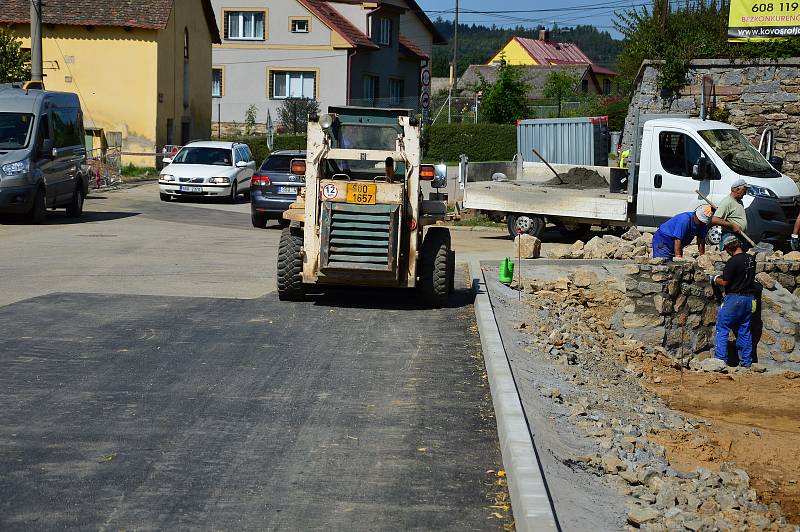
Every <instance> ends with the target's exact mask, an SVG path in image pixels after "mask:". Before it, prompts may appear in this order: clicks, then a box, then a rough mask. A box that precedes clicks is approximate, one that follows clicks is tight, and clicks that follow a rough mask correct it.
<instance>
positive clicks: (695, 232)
mask: <svg viewBox="0 0 800 532" xmlns="http://www.w3.org/2000/svg"><path fill="white" fill-rule="evenodd" d="M710 220H711V207H709V206H705V205H703V206H700V207H698V208H697V209H695V211H694V212H692V211H689V212H682V213H680V214H678V215H675V216H673V217H672V218H670V219H669V220H667V221H666V222H664V223H663V224H661V226H660V227H659V228H658V231H656V233H655V234H654V235H653V257H654V258H657V259H667V260H672V259H674V258H675V257H683V248H684V247H686V246H688V245H689V244H691V242H692V239H693V238H695V237H696V238H697V249H698V251H699V252H700V254H701V255H702V254H704V253H705V252H706V242H705V238H706V233H707V232H708V222H709V221H710Z"/></svg>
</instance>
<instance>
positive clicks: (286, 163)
mask: <svg viewBox="0 0 800 532" xmlns="http://www.w3.org/2000/svg"><path fill="white" fill-rule="evenodd" d="M294 159H305V155H302V154H297V155H270V156H269V157H267V160H266V161H264V164H262V165H261V170H263V171H265V172H284V173H287V174H288V173H289V171H290V166H291V165H292V160H294Z"/></svg>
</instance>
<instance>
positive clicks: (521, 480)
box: [469, 261, 560, 532]
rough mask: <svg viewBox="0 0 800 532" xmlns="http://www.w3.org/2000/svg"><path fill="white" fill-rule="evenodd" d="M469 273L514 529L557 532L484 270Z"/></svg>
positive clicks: (477, 268) (474, 267) (475, 264)
mask: <svg viewBox="0 0 800 532" xmlns="http://www.w3.org/2000/svg"><path fill="white" fill-rule="evenodd" d="M469 269H470V276H471V277H472V283H473V288H474V289H475V319H476V321H477V322H478V331H479V333H480V337H481V347H482V349H483V359H484V363H485V364H486V372H487V374H488V377H489V388H490V390H491V394H492V402H493V404H494V412H495V418H496V419H497V433H498V436H499V439H500V451H501V452H502V455H503V466H504V467H505V470H506V475H507V478H508V491H509V494H510V496H511V509H512V511H513V513H514V521H515V525H516V529H517V530H519V531H522V532H525V531H536V532H539V531H542V532H544V531H556V530H560V527H559V526H558V524H557V521H556V517H555V514H554V512H553V507H552V505H551V501H550V494H549V492H548V490H547V487H546V485H545V481H544V477H543V475H542V467H541V463H540V462H539V458H538V455H537V453H536V449H535V448H534V444H533V439H532V437H531V433H530V430H529V428H528V423H527V420H526V418H525V412H524V410H523V408H522V401H521V400H520V397H519V393H518V391H517V386H516V384H515V383H514V376H513V374H512V373H511V366H510V365H509V362H508V358H507V356H506V351H505V348H504V347H503V341H502V339H501V337H500V331H499V329H498V328H497V321H496V318H495V315H494V310H493V309H492V303H491V300H490V299H489V293H488V290H487V289H486V279H485V278H484V275H483V270H482V269H481V266H480V263H479V262H477V261H472V262H470V264H469Z"/></svg>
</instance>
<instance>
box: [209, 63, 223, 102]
mask: <svg viewBox="0 0 800 532" xmlns="http://www.w3.org/2000/svg"><path fill="white" fill-rule="evenodd" d="M222 90H223V89H222V69H221V68H212V69H211V97H212V98H221V97H222Z"/></svg>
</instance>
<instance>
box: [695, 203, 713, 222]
mask: <svg viewBox="0 0 800 532" xmlns="http://www.w3.org/2000/svg"><path fill="white" fill-rule="evenodd" d="M694 215H695V216H697V219H698V220H700V222H701V223H704V224H707V223H708V222H709V220H711V207H709V206H708V205H700V206H699V207H698V208H696V209H695V210H694Z"/></svg>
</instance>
